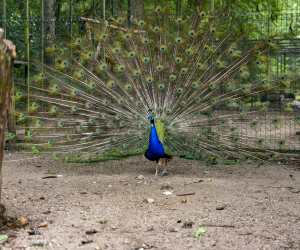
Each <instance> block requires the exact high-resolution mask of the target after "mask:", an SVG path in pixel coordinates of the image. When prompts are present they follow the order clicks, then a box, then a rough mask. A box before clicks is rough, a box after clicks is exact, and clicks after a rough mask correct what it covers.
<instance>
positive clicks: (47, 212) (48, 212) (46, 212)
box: [43, 211, 51, 214]
mask: <svg viewBox="0 0 300 250" xmlns="http://www.w3.org/2000/svg"><path fill="white" fill-rule="evenodd" d="M50 213H51V211H45V212H43V214H50Z"/></svg>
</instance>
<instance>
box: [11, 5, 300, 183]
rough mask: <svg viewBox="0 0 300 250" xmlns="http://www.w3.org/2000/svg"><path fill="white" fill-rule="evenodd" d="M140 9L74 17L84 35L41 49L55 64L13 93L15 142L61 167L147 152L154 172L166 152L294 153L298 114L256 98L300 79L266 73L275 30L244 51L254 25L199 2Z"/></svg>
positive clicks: (219, 159)
mask: <svg viewBox="0 0 300 250" xmlns="http://www.w3.org/2000/svg"><path fill="white" fill-rule="evenodd" d="M141 6H142V10H141V16H140V17H135V16H131V17H128V16H127V13H124V12H122V10H121V8H120V9H118V17H117V18H116V17H111V19H110V21H109V22H108V21H105V20H102V19H101V18H100V17H98V18H97V19H88V18H83V19H84V24H85V32H83V34H82V33H81V34H70V33H68V32H66V37H67V38H66V39H64V40H57V41H56V40H55V41H53V44H52V45H51V46H50V47H48V48H46V52H47V53H48V54H49V55H51V56H52V58H53V62H50V63H42V62H40V61H39V60H33V61H32V64H33V65H34V66H35V69H36V71H35V72H37V73H36V74H35V75H34V76H32V82H31V83H30V85H29V87H28V86H26V87H25V88H24V89H23V90H22V89H21V88H20V91H17V92H16V94H15V96H14V101H15V102H16V103H18V102H20V101H23V103H27V104H26V105H28V106H27V107H26V108H25V109H24V105H23V106H22V105H19V106H21V107H23V110H22V109H21V108H20V109H18V108H16V110H15V112H14V115H15V117H16V120H17V123H18V124H24V127H25V137H24V139H23V141H22V143H17V144H16V147H19V148H20V149H21V150H23V151H31V152H34V153H48V154H53V156H54V158H55V159H57V160H59V159H64V160H66V161H67V162H85V163H89V162H101V161H108V160H121V159H124V158H126V157H130V156H135V155H144V156H145V157H146V158H147V159H148V160H150V161H154V162H156V163H157V167H156V173H155V177H157V176H158V166H159V165H163V164H165V165H166V164H167V163H168V162H169V161H171V160H172V158H174V157H181V158H185V159H190V160H198V161H203V162H204V163H207V164H238V163H240V164H241V163H243V164H244V163H251V162H252V163H255V164H256V163H257V164H259V166H262V165H263V164H269V163H270V162H272V161H274V160H275V159H276V157H278V156H280V155H281V156H290V155H292V154H293V152H292V151H291V150H292V149H294V148H295V147H299V145H298V139H297V137H296V126H297V125H298V124H300V114H297V110H295V109H294V107H293V105H292V104H291V102H281V103H280V107H277V109H274V108H273V107H271V102H270V101H268V100H266V98H265V99H264V98H262V96H266V95H268V94H270V93H274V92H276V91H279V90H280V91H283V90H284V89H288V88H289V87H290V86H291V85H292V84H294V83H295V82H296V81H297V80H299V78H300V77H299V75H298V74H297V73H296V72H295V71H292V70H290V71H288V70H286V71H285V72H284V73H282V74H281V75H279V76H277V75H276V76H274V75H270V74H268V72H269V65H270V63H272V62H271V59H270V57H269V55H270V53H273V52H274V51H276V50H278V48H279V46H280V41H281V38H280V36H281V35H282V34H276V33H269V34H267V35H263V37H262V39H259V40H257V41H256V43H255V44H253V45H251V46H250V45H245V43H243V41H244V39H246V38H247V37H249V36H250V35H251V34H252V32H253V30H254V29H249V28H248V27H249V23H248V22H249V21H248V20H247V19H243V20H241V19H232V21H231V22H230V24H229V23H228V22H226V20H227V18H228V16H227V15H228V6H225V7H224V8H223V9H221V10H219V11H217V12H214V13H209V14H208V13H206V12H205V11H204V10H205V8H206V7H205V6H206V3H205V1H200V3H199V4H198V6H197V8H195V11H194V13H193V14H190V15H188V14H186V13H187V12H188V11H190V10H189V8H188V6H186V8H184V10H183V11H182V17H178V16H174V15H172V14H170V8H169V5H168V1H167V0H166V1H155V2H153V4H152V5H147V6H145V3H144V2H143V1H141ZM277 36H279V38H277ZM254 74H255V75H261V78H260V79H256V78H254V77H253V75H254ZM27 88H28V89H29V91H27ZM279 96H280V95H279ZM26 105H25V106H26ZM17 106H18V105H16V107H17ZM276 110H277V111H278V110H279V111H280V112H277V111H276ZM14 136H15V135H14V134H13V133H11V134H10V136H9V137H10V138H14ZM295 145H296V146H295ZM298 149H299V148H298ZM165 173H167V170H166V168H165V170H164V171H163V172H162V174H165Z"/></svg>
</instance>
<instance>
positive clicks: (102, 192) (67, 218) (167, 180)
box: [0, 152, 300, 250]
mask: <svg viewBox="0 0 300 250" xmlns="http://www.w3.org/2000/svg"><path fill="white" fill-rule="evenodd" d="M33 157H39V158H35V159H30V160H24V158H33ZM16 160H17V161H16ZM4 161H5V162H4V168H3V187H2V203H3V204H4V205H5V207H6V212H5V215H4V218H9V217H12V218H20V217H25V218H26V219H28V220H29V225H28V226H27V227H25V228H22V229H9V228H8V227H4V226H2V227H1V233H0V234H1V235H3V234H10V235H14V237H15V239H14V240H12V241H9V242H10V243H8V242H6V243H5V242H4V243H3V242H2V245H3V244H4V249H29V248H30V246H31V248H30V249H32V247H35V248H36V249H150V248H151V249H251V250H252V249H272V250H273V249H298V250H299V249H300V166H299V163H300V161H298V160H290V159H289V160H287V161H286V160H285V162H281V164H278V163H277V162H276V163H274V164H273V165H271V166H263V167H260V168H257V165H246V164H244V165H243V164H240V165H205V164H204V163H200V162H198V161H190V160H184V159H173V161H172V162H171V163H170V164H169V165H168V172H169V173H170V174H169V175H167V176H163V177H159V178H156V179H153V178H152V177H153V175H154V172H155V164H154V163H152V162H149V161H147V160H146V159H145V158H144V157H141V156H139V157H133V158H129V159H126V160H123V161H111V162H104V163H90V164H70V165H69V167H68V164H67V163H65V162H62V161H56V160H54V159H52V158H50V157H46V156H40V155H22V154H9V153H8V152H6V154H5V159H4ZM283 169H284V170H286V171H287V172H288V174H287V173H286V172H285V171H284V170H283ZM162 170H163V169H161V171H162ZM50 173H52V174H53V173H55V176H57V177H58V178H46V179H42V178H43V177H45V176H53V175H51V174H50ZM289 174H291V175H293V179H294V180H293V179H291V178H290V176H289ZM140 175H143V176H144V179H137V177H139V176H140ZM209 179H211V181H209ZM201 180H203V181H201ZM166 191H170V192H171V193H172V194H171V195H164V194H163V193H164V192H166ZM191 193H195V194H191ZM177 194H190V195H183V196H178V195H177ZM147 198H151V199H153V200H154V203H146V202H145V199H147ZM185 199H186V200H187V202H186V203H183V202H182V201H183V200H185ZM82 218H84V219H88V220H83V219H82ZM104 221H107V223H106V224H102V223H105V222H104ZM191 221H192V222H193V223H194V224H193V225H192V227H188V226H187V227H186V228H185V227H184V223H185V222H191ZM43 222H46V223H47V226H46V227H39V226H38V225H39V224H40V223H43ZM101 222H102V223H101ZM199 227H203V228H206V229H207V232H206V233H203V234H201V235H200V236H199V237H198V238H195V237H194V235H195V232H196V231H197V229H198V228H199ZM29 228H31V232H33V231H34V232H35V234H34V235H29V232H28V230H29ZM91 230H94V231H93V232H94V233H92V234H87V233H86V232H87V231H91ZM95 232H96V233H95ZM89 241H92V242H90V243H87V242H89ZM83 242H85V244H84V243H83ZM39 246H40V247H39Z"/></svg>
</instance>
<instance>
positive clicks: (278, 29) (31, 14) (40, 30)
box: [0, 0, 300, 151]
mask: <svg viewBox="0 0 300 250" xmlns="http://www.w3.org/2000/svg"><path fill="white" fill-rule="evenodd" d="M136 2H137V1H134V0H127V1H126V0H121V1H118V2H116V1H112V0H86V1H78V0H73V1H72V0H71V1H70V0H56V1H45V0H30V1H21V0H10V1H9V3H8V2H7V1H5V0H3V1H2V8H1V17H2V18H1V20H0V22H1V24H0V26H2V27H3V28H4V29H5V31H6V38H7V39H9V40H12V41H13V42H14V44H15V45H16V46H17V60H21V61H29V60H30V59H37V60H40V61H42V62H46V63H51V58H50V57H48V56H47V55H46V54H45V53H44V47H47V46H49V45H50V44H51V43H53V41H54V40H55V39H58V40H59V39H64V38H65V37H66V33H69V34H71V35H73V36H76V35H78V36H81V35H82V34H85V33H86V26H85V21H84V20H83V19H82V17H84V18H91V19H97V18H100V19H106V20H108V21H110V20H111V18H117V17H118V15H119V13H120V12H123V13H126V14H127V17H128V18H131V16H132V15H133V14H135V13H136V10H135V8H136V7H137V6H136V5H135V3H136ZM159 2H160V1H159V0H157V1H150V0H146V1H145V8H150V6H151V4H156V5H157V4H159ZM198 2H199V1H198V0H186V1H179V0H177V1H173V2H171V3H170V6H169V9H170V13H171V14H172V15H174V16H185V17H189V16H190V15H191V13H192V11H193V10H194V9H195V8H196V6H197V4H198ZM239 2H240V1H227V0H219V1H210V4H208V5H207V6H206V7H205V11H207V12H208V13H210V14H211V15H213V13H218V12H219V11H220V10H222V9H223V8H224V7H225V6H227V5H228V4H230V6H229V7H228V9H227V10H226V11H225V12H224V15H225V17H226V18H225V22H226V24H227V30H223V31H222V32H228V31H229V30H230V28H231V25H232V24H233V23H235V22H236V21H237V20H242V19H247V26H246V28H245V29H246V30H250V29H253V28H255V30H254V31H253V33H252V35H251V36H249V37H247V39H243V41H242V46H244V47H250V46H253V45H255V44H256V43H257V42H258V41H259V39H263V38H265V37H266V36H267V35H268V34H272V33H278V34H279V36H278V38H277V39H281V40H282V41H281V42H280V46H279V48H278V50H277V51H274V52H270V53H269V55H268V56H269V58H270V59H271V61H270V62H269V64H268V70H267V71H266V72H263V73H261V72H259V71H257V70H252V71H251V77H250V78H249V79H247V80H241V81H240V82H239V83H238V84H239V85H240V86H243V85H244V84H246V83H249V82H251V81H253V82H254V81H255V80H256V79H258V78H262V77H264V76H267V75H276V76H280V75H282V74H283V73H284V72H287V71H292V72H293V71H297V70H298V69H299V63H300V61H299V60H300V59H299V58H300V43H299V39H300V35H298V34H299V33H298V27H299V24H300V22H299V21H300V20H299V17H300V16H299V14H300V9H299V0H289V1H279V0H277V1H271V0H269V1H259V2H257V3H256V2H255V3H252V2H251V1H250V2H249V3H239ZM26 5H27V6H26ZM49 6H50V7H49ZM51 6H52V7H51ZM186 6H188V7H186ZM26 7H27V8H29V11H28V13H26V11H25V10H26ZM51 8H52V9H51ZM149 18H150V19H151V17H149ZM27 20H28V27H26V22H27ZM242 32H245V30H241V33H242ZM228 42H229V43H230V42H231V41H228ZM95 46H96V43H95ZM26 50H29V52H30V53H29V55H26ZM49 60H50V61H49ZM29 67H30V66H29ZM29 67H28V66H25V65H21V66H20V67H19V68H16V69H15V82H14V84H15V93H17V92H19V91H20V92H25V93H26V92H28V91H30V90H29V88H28V84H30V85H31V86H35V83H34V79H33V78H34V76H35V75H36V74H37V71H36V69H35V68H33V67H30V68H29ZM299 90H300V82H299V83H298V82H297V83H294V84H293V85H291V86H290V87H289V88H285V89H277V90H276V91H272V92H267V93H266V94H264V95H263V96H261V95H257V96H251V98H246V99H244V100H242V101H241V102H239V103H237V106H236V109H238V108H239V107H241V106H243V107H247V108H248V109H249V110H251V109H255V108H257V107H258V105H259V104H260V103H261V102H269V103H270V109H269V112H267V113H264V114H257V113H256V114H253V116H251V117H248V119H247V120H242V121H241V120H236V122H237V123H244V124H246V123H247V122H250V121H252V120H266V117H269V119H274V118H276V117H284V118H288V117H290V116H291V113H287V112H285V111H284V108H283V106H284V104H286V103H293V115H297V114H299V115H300V92H299ZM219 94H220V95H221V94H222V93H221V92H220V93H219ZM14 105H15V111H16V112H19V113H21V112H25V111H28V109H29V106H30V105H31V102H30V99H29V98H28V99H22V101H19V102H17V103H15V104H14ZM214 112H218V114H219V115H220V114H222V115H224V116H226V114H228V111H226V110H221V109H217V110H215V111H214ZM261 116H264V117H263V119H262V117H261ZM297 129H298V124H297V122H296V121H295V120H293V119H292V118H291V119H284V123H283V124H282V125H281V126H278V127H275V128H274V127H265V128H264V129H260V130H259V131H258V130H255V129H249V128H248V127H247V126H245V128H244V129H243V130H241V132H240V133H241V135H243V136H249V138H251V136H252V135H253V134H257V133H259V136H261V138H262V139H269V138H277V137H278V138H282V137H284V135H285V134H288V133H287V131H288V130H289V131H291V130H292V131H294V132H293V133H294V135H295V137H293V138H289V144H288V145H289V146H288V148H287V150H291V151H298V150H300V143H299V138H298V136H299V135H297ZM16 133H17V135H18V138H19V139H20V141H21V142H22V141H23V139H24V137H25V135H24V134H25V128H24V125H18V129H17V131H16ZM269 141H270V140H269ZM224 142H226V138H224ZM269 143H270V144H269V145H267V147H270V148H272V142H269ZM241 147H243V145H241Z"/></svg>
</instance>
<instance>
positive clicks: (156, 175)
mask: <svg viewBox="0 0 300 250" xmlns="http://www.w3.org/2000/svg"><path fill="white" fill-rule="evenodd" d="M158 165H159V164H157V165H156V172H155V175H154V176H153V178H156V177H158V174H157V172H158V171H157V170H158Z"/></svg>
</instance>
